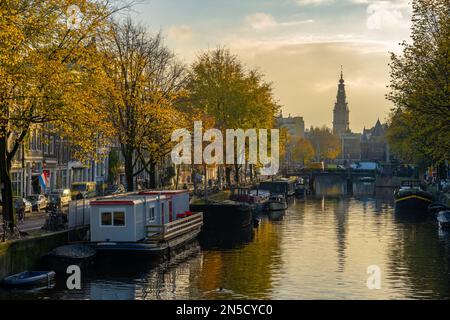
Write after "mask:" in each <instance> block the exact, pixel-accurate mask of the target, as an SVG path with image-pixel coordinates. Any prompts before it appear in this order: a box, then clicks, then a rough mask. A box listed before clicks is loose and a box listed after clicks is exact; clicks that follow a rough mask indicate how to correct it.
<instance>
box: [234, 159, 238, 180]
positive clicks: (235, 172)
mask: <svg viewBox="0 0 450 320" xmlns="http://www.w3.org/2000/svg"><path fill="white" fill-rule="evenodd" d="M234 182H236V184H237V185H239V165H238V164H237V163H236V164H235V165H234Z"/></svg>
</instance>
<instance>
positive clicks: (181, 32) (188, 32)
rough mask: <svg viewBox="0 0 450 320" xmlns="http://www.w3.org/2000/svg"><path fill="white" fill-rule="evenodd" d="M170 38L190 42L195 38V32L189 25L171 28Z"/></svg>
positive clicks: (169, 31)
mask: <svg viewBox="0 0 450 320" xmlns="http://www.w3.org/2000/svg"><path fill="white" fill-rule="evenodd" d="M168 36H169V38H170V39H173V40H178V41H190V40H192V38H193V37H194V32H193V31H192V28H191V27H190V26H187V25H181V26H171V27H170V28H169V30H168Z"/></svg>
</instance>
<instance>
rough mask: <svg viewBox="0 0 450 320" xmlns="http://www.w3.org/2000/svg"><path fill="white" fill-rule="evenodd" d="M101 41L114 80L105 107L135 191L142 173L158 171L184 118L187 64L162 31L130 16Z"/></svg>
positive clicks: (129, 185)
mask: <svg viewBox="0 0 450 320" xmlns="http://www.w3.org/2000/svg"><path fill="white" fill-rule="evenodd" d="M100 46H101V51H102V52H103V53H104V58H103V68H104V71H105V73H106V74H107V75H108V78H109V79H110V88H109V98H108V99H107V101H106V103H105V110H104V111H105V114H107V115H108V118H109V119H110V122H111V125H112V132H113V134H112V135H113V137H114V139H115V141H116V142H118V143H119V145H120V150H121V153H122V156H123V158H124V162H125V176H126V183H127V190H128V191H133V190H134V187H135V186H134V178H135V177H136V176H137V175H138V174H139V173H140V172H142V171H143V170H148V171H149V172H150V173H152V174H153V176H154V171H153V170H154V167H155V164H156V163H157V161H158V160H159V158H160V157H162V156H164V155H165V154H167V153H168V151H167V150H169V149H170V143H171V142H170V133H171V131H172V130H173V129H174V128H175V127H176V126H177V125H180V124H181V123H182V122H181V119H180V118H181V115H180V113H179V112H178V111H177V110H176V108H175V107H174V104H175V102H176V101H177V99H179V98H180V96H181V95H182V94H183V83H184V79H185V68H184V67H183V66H182V65H181V64H180V63H178V62H177V60H176V59H175V56H174V55H173V54H172V53H171V52H170V51H169V49H168V48H167V47H166V46H165V45H164V43H163V39H162V36H161V34H156V35H151V34H150V33H149V32H148V31H146V30H145V28H144V27H143V26H140V25H136V24H134V23H133V22H132V21H131V20H130V19H127V20H126V21H125V22H123V23H115V24H113V25H112V26H111V28H110V30H109V32H108V33H107V34H105V35H104V36H103V37H102V39H101V43H100ZM138 164H141V166H138ZM138 168H140V169H138Z"/></svg>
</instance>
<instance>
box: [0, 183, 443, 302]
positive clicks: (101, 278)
mask: <svg viewBox="0 0 450 320" xmlns="http://www.w3.org/2000/svg"><path fill="white" fill-rule="evenodd" d="M322 190H323V191H324V192H326V193H328V194H329V192H327V191H331V193H332V192H334V191H335V190H337V188H336V186H330V187H329V188H326V187H324V186H322ZM354 194H356V195H354V196H346V195H334V196H327V197H324V196H318V197H314V198H312V197H309V198H306V199H295V200H292V201H291V203H290V205H289V209H288V210H287V212H286V214H285V215H284V216H276V215H269V216H267V215H265V216H264V218H263V220H262V222H261V223H260V225H259V227H258V228H250V229H246V230H241V231H239V232H238V231H236V232H235V233H234V234H229V235H228V236H227V237H223V236H222V235H221V236H220V237H219V236H217V237H211V236H210V235H208V237H200V239H199V244H197V245H196V244H194V245H192V246H191V247H189V248H188V249H187V250H186V251H185V252H183V253H182V254H180V255H179V256H177V257H176V258H175V259H173V260H171V261H170V262H166V263H162V264H159V265H155V264H153V263H149V262H148V261H139V262H138V263H136V262H133V263H132V262H130V261H128V260H125V262H124V260H122V261H109V260H108V261H105V260H103V261H102V260H99V261H97V263H96V266H95V268H94V269H93V270H91V271H90V272H89V274H83V283H82V289H81V290H78V291H77V290H75V291H69V290H67V289H66V286H65V282H64V279H61V280H59V281H57V283H56V287H55V288H53V289H42V290H41V291H39V290H37V291H36V290H35V291H33V292H27V291H0V297H1V298H3V299H9V298H20V299H28V298H33V299H34V298H39V299H46V298H50V299H228V298H233V299H241V298H242V299H401V298H406V299H428V298H438V299H441V298H449V297H450V289H449V281H450V277H449V257H450V249H449V248H450V234H448V233H446V232H443V231H442V230H440V229H439V227H438V225H437V223H436V222H435V220H434V219H432V218H425V219H422V220H419V221H418V220H415V221H411V220H409V219H405V218H404V217H399V216H397V215H395V213H394V209H393V199H392V192H391V190H384V189H379V190H377V191H376V192H375V193H373V185H372V186H371V185H368V184H360V185H357V186H356V188H355V189H354ZM205 238H206V239H205ZM215 239H217V240H218V241H215ZM205 240H207V241H205ZM371 265H377V266H379V267H380V268H381V271H382V282H381V285H382V287H381V289H380V290H369V289H368V288H367V286H366V281H367V277H368V275H367V273H366V272H367V267H368V266H371Z"/></svg>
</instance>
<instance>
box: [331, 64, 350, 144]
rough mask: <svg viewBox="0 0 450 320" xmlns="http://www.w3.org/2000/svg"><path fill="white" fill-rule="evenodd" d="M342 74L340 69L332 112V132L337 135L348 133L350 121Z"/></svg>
mask: <svg viewBox="0 0 450 320" xmlns="http://www.w3.org/2000/svg"><path fill="white" fill-rule="evenodd" d="M344 82H345V81H344V73H343V71H342V67H341V79H339V85H338V92H337V97H336V103H335V104H334V110H333V132H334V133H335V134H338V135H342V134H344V133H347V132H350V119H349V113H350V112H349V109H348V103H347V97H346V94H345V84H344Z"/></svg>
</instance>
